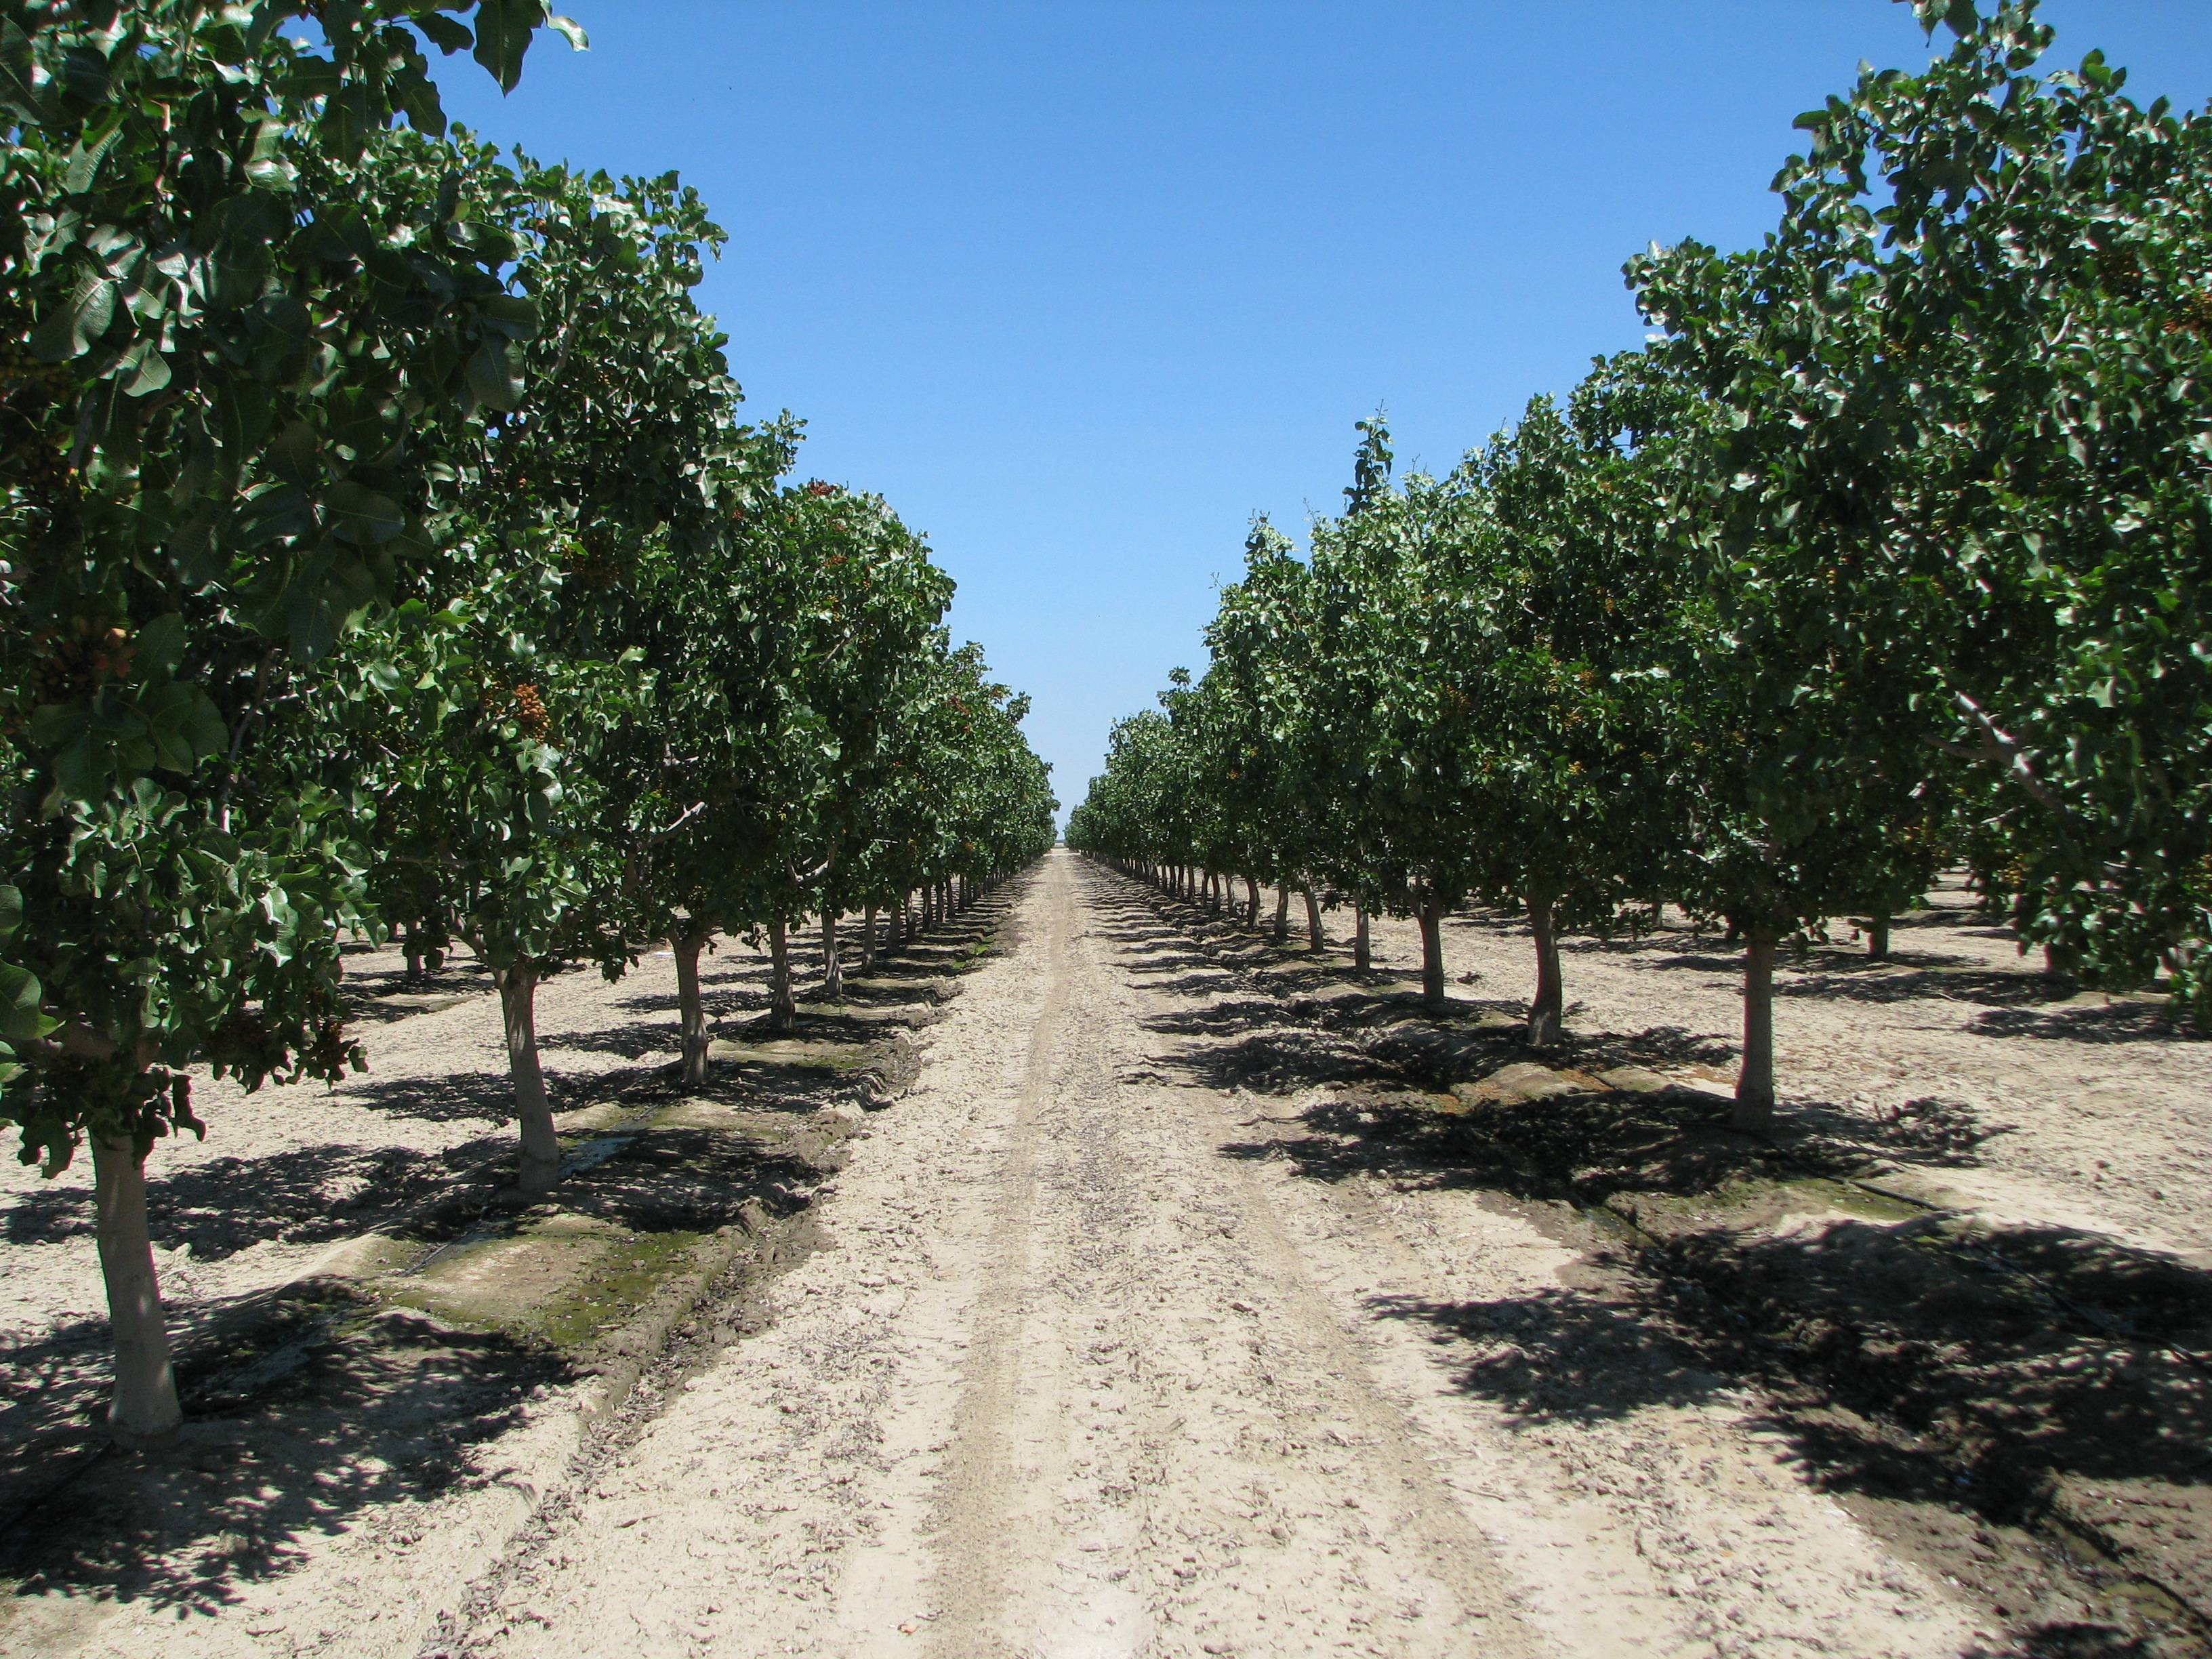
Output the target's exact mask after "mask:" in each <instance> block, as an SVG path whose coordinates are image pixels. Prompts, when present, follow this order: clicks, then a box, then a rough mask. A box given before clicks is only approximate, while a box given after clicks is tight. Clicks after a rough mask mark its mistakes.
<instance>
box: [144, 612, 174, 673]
mask: <svg viewBox="0 0 2212 1659" xmlns="http://www.w3.org/2000/svg"><path fill="white" fill-rule="evenodd" d="M133 643H135V644H136V645H137V647H138V658H137V663H138V673H139V675H140V677H141V678H145V679H149V680H155V679H160V678H161V677H162V676H164V675H167V674H173V673H174V672H176V670H177V665H178V664H179V663H180V662H182V661H183V660H184V657H185V619H184V617H181V616H179V614H178V613H177V612H175V611H169V612H167V614H166V615H163V616H159V617H155V618H154V620H153V621H151V622H149V623H147V624H146V625H145V626H144V627H143V628H141V629H139V630H138V635H137V639H136V640H135V641H133Z"/></svg>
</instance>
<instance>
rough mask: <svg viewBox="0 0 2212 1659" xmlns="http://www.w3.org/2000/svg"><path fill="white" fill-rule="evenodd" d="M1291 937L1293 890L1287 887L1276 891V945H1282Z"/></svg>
mask: <svg viewBox="0 0 2212 1659" xmlns="http://www.w3.org/2000/svg"><path fill="white" fill-rule="evenodd" d="M1290 936H1291V890H1290V889H1289V888H1288V887H1287V886H1282V887H1278V888H1276V889H1275V943H1276V944H1278V945H1280V944H1281V943H1282V942H1283V941H1284V940H1285V939H1288V938H1290Z"/></svg>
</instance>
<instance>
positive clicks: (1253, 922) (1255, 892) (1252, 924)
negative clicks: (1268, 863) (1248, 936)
mask: <svg viewBox="0 0 2212 1659" xmlns="http://www.w3.org/2000/svg"><path fill="white" fill-rule="evenodd" d="M1244 889H1245V891H1244V931H1245V932H1247V933H1257V932H1258V931H1259V928H1260V882H1259V878H1257V877H1255V876H1247V877H1245V878H1244Z"/></svg>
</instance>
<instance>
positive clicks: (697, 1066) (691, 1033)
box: [668, 933, 707, 1089]
mask: <svg viewBox="0 0 2212 1659" xmlns="http://www.w3.org/2000/svg"><path fill="white" fill-rule="evenodd" d="M706 944H707V935H706V934H704V933H678V934H677V935H676V936H675V937H674V938H673V939H670V940H669V941H668V949H669V952H670V954H671V955H672V956H674V957H675V958H676V1008H677V1013H678V1018H679V1019H680V1021H681V1022H682V1024H683V1029H684V1087H686V1088H688V1089H697V1088H702V1087H704V1086H705V1085H706V1082H707V1006H706V1004H705V1003H704V1002H703V1001H702V1000H701V998H700V995H699V952H700V951H702V949H704V948H705V946H706Z"/></svg>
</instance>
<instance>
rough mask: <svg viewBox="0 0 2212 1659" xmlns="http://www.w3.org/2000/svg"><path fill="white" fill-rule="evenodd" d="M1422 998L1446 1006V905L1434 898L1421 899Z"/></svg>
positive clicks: (1433, 1005)
mask: <svg viewBox="0 0 2212 1659" xmlns="http://www.w3.org/2000/svg"><path fill="white" fill-rule="evenodd" d="M1421 1000H1422V1001H1424V1002H1425V1003H1427V1004H1428V1005H1429V1006H1430V1007H1431V1008H1441V1007H1443V1006H1444V907H1443V902H1442V901H1441V900H1438V899H1434V898H1424V899H1422V901H1421Z"/></svg>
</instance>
